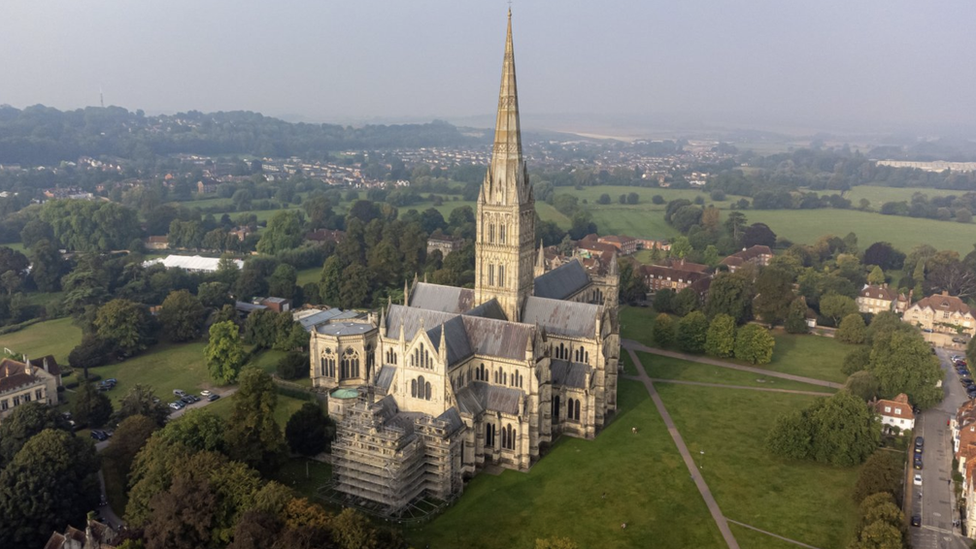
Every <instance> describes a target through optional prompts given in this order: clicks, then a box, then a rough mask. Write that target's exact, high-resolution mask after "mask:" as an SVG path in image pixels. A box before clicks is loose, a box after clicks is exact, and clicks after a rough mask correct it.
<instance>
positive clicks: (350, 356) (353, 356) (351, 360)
mask: <svg viewBox="0 0 976 549" xmlns="http://www.w3.org/2000/svg"><path fill="white" fill-rule="evenodd" d="M339 376H340V377H339V379H356V378H358V377H359V353H357V352H356V351H354V350H353V349H351V348H350V349H346V352H345V354H343V355H342V360H340V361H339Z"/></svg>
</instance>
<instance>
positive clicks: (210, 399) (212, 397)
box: [207, 393, 220, 402]
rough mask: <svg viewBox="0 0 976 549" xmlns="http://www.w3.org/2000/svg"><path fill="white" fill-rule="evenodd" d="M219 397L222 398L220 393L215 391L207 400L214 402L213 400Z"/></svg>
mask: <svg viewBox="0 0 976 549" xmlns="http://www.w3.org/2000/svg"><path fill="white" fill-rule="evenodd" d="M218 398H220V395H218V394H216V393H213V394H211V395H210V396H208V397H207V400H209V401H210V402H213V401H215V400H217V399H218Z"/></svg>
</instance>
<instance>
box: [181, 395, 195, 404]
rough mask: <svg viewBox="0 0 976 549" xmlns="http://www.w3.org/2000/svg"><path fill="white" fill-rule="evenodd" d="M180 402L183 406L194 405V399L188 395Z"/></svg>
mask: <svg viewBox="0 0 976 549" xmlns="http://www.w3.org/2000/svg"><path fill="white" fill-rule="evenodd" d="M180 402H182V403H183V404H193V399H192V398H191V397H190V395H186V396H184V397H183V398H181V399H180Z"/></svg>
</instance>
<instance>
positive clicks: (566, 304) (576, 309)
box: [522, 262, 602, 337]
mask: <svg viewBox="0 0 976 549" xmlns="http://www.w3.org/2000/svg"><path fill="white" fill-rule="evenodd" d="M574 263H575V262H574ZM601 313H602V306H600V305H593V304H591V303H577V302H575V301H559V300H557V299H545V298H540V297H529V298H528V299H526V300H525V308H524V309H523V311H522V321H523V322H525V323H527V324H538V325H539V326H542V327H544V328H545V329H546V331H547V332H549V333H551V334H557V335H563V336H567V337H593V334H595V333H596V319H597V317H599V316H600V314H601Z"/></svg>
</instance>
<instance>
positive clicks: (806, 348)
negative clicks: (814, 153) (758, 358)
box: [759, 329, 856, 383]
mask: <svg viewBox="0 0 976 549" xmlns="http://www.w3.org/2000/svg"><path fill="white" fill-rule="evenodd" d="M773 338H774V339H775V340H776V347H775V348H774V349H773V361H772V362H770V363H769V364H763V365H760V366H759V367H760V368H766V369H769V370H774V371H776V372H784V373H787V374H794V375H798V376H804V377H812V378H814V379H822V380H824V381H836V382H837V383H843V382H844V381H846V380H847V376H845V375H844V374H843V373H841V371H840V369H841V366H843V364H844V357H845V356H847V354H848V353H850V352H851V351H853V350H854V349H855V348H856V346H855V345H848V344H846V343H841V342H840V341H837V340H836V339H833V338H829V337H821V336H815V335H794V334H788V333H786V332H784V331H783V330H779V329H777V330H774V331H773Z"/></svg>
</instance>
